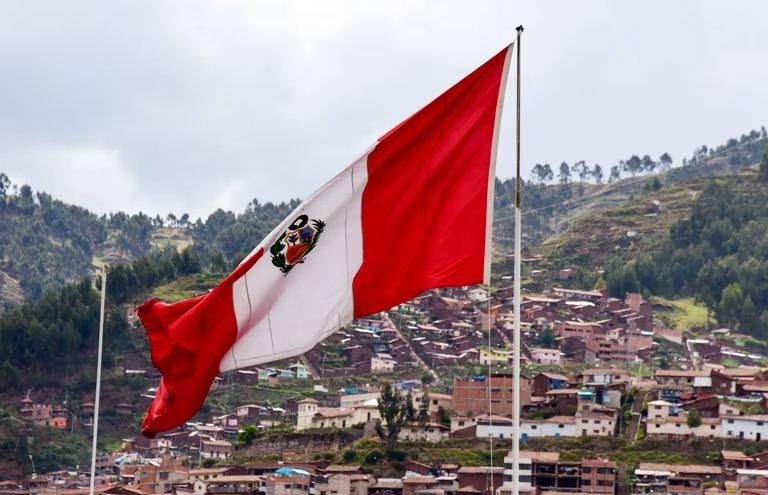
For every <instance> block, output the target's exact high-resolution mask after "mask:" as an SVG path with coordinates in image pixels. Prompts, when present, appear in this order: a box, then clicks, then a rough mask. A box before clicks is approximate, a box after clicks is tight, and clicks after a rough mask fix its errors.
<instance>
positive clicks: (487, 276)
mask: <svg viewBox="0 0 768 495" xmlns="http://www.w3.org/2000/svg"><path fill="white" fill-rule="evenodd" d="M519 37H520V35H519V33H518V38H519ZM511 56H512V48H511V47H510V48H508V49H507V54H506V57H505V59H504V70H503V71H502V76H501V84H500V86H499V96H498V101H497V102H496V123H495V124H494V130H493V144H492V145H491V166H490V167H489V170H488V215H487V216H486V219H485V220H486V225H485V235H486V238H485V270H484V273H483V283H484V284H485V285H486V287H488V304H487V306H486V309H487V316H488V321H487V330H488V376H487V377H486V380H485V388H486V391H487V394H488V427H489V428H488V429H489V431H490V433H489V435H488V436H489V438H488V442H489V453H490V459H491V469H490V473H489V476H488V482H487V484H486V488H490V490H488V491H489V492H490V494H491V495H494V492H495V488H494V486H493V485H494V483H493V400H492V399H491V373H492V371H493V370H492V368H491V344H492V340H491V329H492V326H491V285H492V284H491V254H492V249H491V244H492V242H493V236H492V231H493V204H494V194H495V188H494V186H495V185H496V152H497V151H498V143H499V129H500V128H501V113H502V109H503V107H504V94H505V91H506V88H507V74H508V73H509V63H510V58H511Z"/></svg>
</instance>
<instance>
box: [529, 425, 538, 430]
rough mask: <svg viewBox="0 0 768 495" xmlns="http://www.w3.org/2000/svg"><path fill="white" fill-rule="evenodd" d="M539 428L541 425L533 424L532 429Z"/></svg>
mask: <svg viewBox="0 0 768 495" xmlns="http://www.w3.org/2000/svg"><path fill="white" fill-rule="evenodd" d="M538 428H539V427H538V425H531V429H532V430H536V429H538Z"/></svg>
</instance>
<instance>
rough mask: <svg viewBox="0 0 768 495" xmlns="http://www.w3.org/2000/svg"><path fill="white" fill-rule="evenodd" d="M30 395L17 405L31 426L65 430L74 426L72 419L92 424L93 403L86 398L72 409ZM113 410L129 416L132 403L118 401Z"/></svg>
mask: <svg viewBox="0 0 768 495" xmlns="http://www.w3.org/2000/svg"><path fill="white" fill-rule="evenodd" d="M30 395H31V391H30V392H28V393H27V395H26V396H24V398H23V399H21V400H20V401H19V403H18V404H17V407H18V413H19V417H20V418H21V419H22V420H23V421H25V422H27V423H29V424H30V425H32V426H35V427H48V428H56V429H59V430H67V429H70V428H72V427H74V424H73V421H75V422H77V423H78V424H79V425H82V426H91V425H92V424H93V414H94V408H95V405H94V403H93V402H92V401H90V400H86V401H85V402H83V403H82V404H81V405H80V407H79V408H78V409H76V410H74V411H72V410H70V409H69V408H67V406H66V405H65V404H61V403H54V404H45V403H38V402H35V401H34V400H32V398H31V397H30ZM113 412H114V414H115V415H117V416H131V415H132V414H133V405H131V404H128V403H119V404H117V405H116V406H115V408H114V411H113Z"/></svg>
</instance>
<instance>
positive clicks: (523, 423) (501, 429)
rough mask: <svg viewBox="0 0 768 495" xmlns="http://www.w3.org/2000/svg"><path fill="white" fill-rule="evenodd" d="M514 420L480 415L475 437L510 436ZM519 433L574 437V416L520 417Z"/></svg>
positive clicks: (527, 435)
mask: <svg viewBox="0 0 768 495" xmlns="http://www.w3.org/2000/svg"><path fill="white" fill-rule="evenodd" d="M513 434H514V422H513V421H512V420H511V419H509V418H505V417H503V416H492V417H491V419H490V420H489V418H488V416H480V417H479V418H478V419H477V431H476V433H475V436H476V437H477V438H488V437H489V436H491V435H493V436H494V437H496V438H512V435H513ZM520 434H521V435H522V436H524V437H527V438H544V437H549V438H560V437H575V436H577V435H578V433H577V430H576V418H575V417H573V416H553V417H551V418H548V419H521V420H520Z"/></svg>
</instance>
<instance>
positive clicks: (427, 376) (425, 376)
mask: <svg viewBox="0 0 768 495" xmlns="http://www.w3.org/2000/svg"><path fill="white" fill-rule="evenodd" d="M433 381H435V375H433V374H432V372H431V371H425V372H424V373H422V374H421V384H422V385H429V384H430V383H432V382H433Z"/></svg>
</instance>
